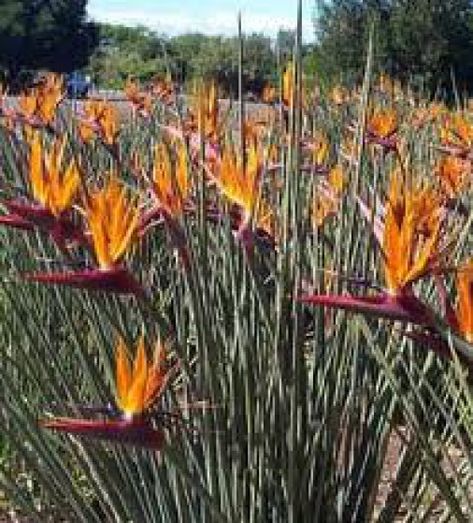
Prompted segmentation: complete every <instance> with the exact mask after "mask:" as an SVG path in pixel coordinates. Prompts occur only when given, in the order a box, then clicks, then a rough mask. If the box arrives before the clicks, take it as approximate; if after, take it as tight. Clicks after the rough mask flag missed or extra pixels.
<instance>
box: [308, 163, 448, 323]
mask: <svg viewBox="0 0 473 523" xmlns="http://www.w3.org/2000/svg"><path fill="white" fill-rule="evenodd" d="M366 214H367V219H369V220H371V219H372V217H371V216H370V211H369V210H367V212H366ZM443 219H444V209H443V207H442V206H441V200H440V198H439V197H438V195H437V194H436V193H435V191H433V190H432V189H431V188H429V187H421V186H419V185H413V184H411V185H408V184H407V182H406V181H405V180H403V179H402V177H401V174H400V173H399V172H397V171H396V172H395V173H394V174H393V176H392V177H391V184H390V188H389V193H388V198H387V202H386V204H385V210H384V222H383V223H379V219H377V218H376V217H374V221H375V235H376V237H377V239H378V241H379V244H380V247H381V251H382V260H383V268H384V277H385V282H386V289H385V290H383V291H382V292H378V293H377V294H376V295H372V296H365V297H354V296H330V295H313V296H305V297H302V298H301V301H303V302H305V303H311V304H317V305H327V306H329V307H337V308H342V309H348V310H352V311H358V312H364V313H369V314H372V315H376V316H382V317H387V318H391V319H397V320H403V321H410V322H413V323H419V324H429V323H430V322H432V321H433V320H432V316H431V314H430V312H429V309H428V308H427V307H426V306H425V305H424V304H423V303H422V302H421V301H420V300H419V299H418V298H417V297H416V296H415V295H414V293H413V289H412V286H413V284H414V283H415V282H417V281H418V280H419V279H420V278H422V277H424V276H426V275H428V274H429V273H432V272H436V271H437V270H439V268H440V267H441V262H442V257H443V256H444V254H445V253H444V250H443V249H442V246H441V238H442V234H441V233H442V226H443Z"/></svg>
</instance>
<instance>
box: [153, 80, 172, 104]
mask: <svg viewBox="0 0 473 523" xmlns="http://www.w3.org/2000/svg"><path fill="white" fill-rule="evenodd" d="M151 93H152V94H153V96H154V97H155V98H157V99H158V100H159V101H160V102H162V103H164V104H168V105H169V104H171V103H172V101H173V100H174V98H175V95H176V93H175V87H174V84H173V82H172V79H171V77H170V76H166V77H164V78H162V77H159V76H157V77H156V78H154V79H153V82H152V86H151Z"/></svg>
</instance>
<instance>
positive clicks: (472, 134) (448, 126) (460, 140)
mask: <svg viewBox="0 0 473 523" xmlns="http://www.w3.org/2000/svg"><path fill="white" fill-rule="evenodd" d="M440 141H441V143H442V146H443V147H444V149H446V150H447V151H448V152H449V153H450V154H453V155H456V156H461V157H467V156H468V155H469V154H470V153H471V150H472V148H473V124H471V123H470V122H469V121H468V120H467V119H466V118H465V117H464V116H463V115H461V114H459V113H455V114H451V115H448V116H447V117H446V118H445V121H444V124H443V126H442V127H441V128H440Z"/></svg>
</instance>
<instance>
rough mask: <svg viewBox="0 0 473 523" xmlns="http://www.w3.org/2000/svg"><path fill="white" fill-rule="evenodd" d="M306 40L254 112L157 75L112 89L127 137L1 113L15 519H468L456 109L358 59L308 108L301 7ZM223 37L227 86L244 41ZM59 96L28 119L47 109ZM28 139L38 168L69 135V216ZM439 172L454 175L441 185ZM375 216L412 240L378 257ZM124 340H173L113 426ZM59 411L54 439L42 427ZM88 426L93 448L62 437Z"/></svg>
mask: <svg viewBox="0 0 473 523" xmlns="http://www.w3.org/2000/svg"><path fill="white" fill-rule="evenodd" d="M297 26H298V30H297V41H296V47H295V50H294V59H293V61H292V63H291V64H289V65H288V66H286V68H285V70H284V72H283V74H282V80H281V86H280V89H279V97H278V98H279V99H278V100H277V101H275V102H274V104H273V105H271V106H268V105H266V106H264V107H260V108H254V107H248V106H246V105H245V103H244V101H243V92H244V88H243V85H240V89H239V91H240V101H239V104H237V107H236V109H235V108H230V110H229V114H228V115H226V114H225V111H224V110H222V108H221V109H220V111H218V103H217V102H216V99H215V98H214V87H213V86H211V85H209V84H204V83H202V84H199V85H198V87H197V88H196V90H195V92H194V94H193V95H192V96H190V97H189V98H188V99H187V103H186V104H184V105H183V103H182V100H180V99H177V98H175V97H174V95H173V89H172V85H171V84H170V83H169V80H165V81H164V80H163V81H162V82H160V83H159V84H156V86H155V90H154V93H153V94H150V93H148V94H147V93H142V92H140V89H139V86H138V85H136V84H134V83H129V84H128V86H127V95H128V98H129V99H130V102H129V103H130V104H132V105H133V108H134V111H133V114H129V111H128V107H127V108H126V109H124V105H125V104H122V110H124V112H125V113H126V114H125V115H122V118H121V120H122V121H121V124H120V125H118V124H117V123H116V120H115V118H116V115H114V111H115V109H114V108H113V107H111V106H109V105H107V104H105V105H94V104H91V105H90V106H88V107H87V111H86V112H85V114H84V115H83V116H82V117H81V118H78V117H77V115H74V114H72V113H70V112H69V111H68V109H67V107H64V106H65V104H62V106H61V107H60V108H59V109H58V110H57V111H56V112H55V113H54V114H55V116H54V115H53V116H51V114H50V112H45V111H42V112H41V111H36V112H35V109H34V107H33V106H34V104H30V106H26V108H25V107H23V109H20V110H18V111H12V110H9V109H7V108H6V106H5V107H4V108H3V112H2V115H3V126H2V127H1V128H0V131H1V140H0V162H1V164H0V165H1V169H2V186H1V188H2V193H3V203H4V206H5V211H6V212H5V215H4V216H3V217H2V222H1V223H2V224H3V225H4V226H3V227H2V229H1V230H0V235H1V241H2V250H1V257H0V267H1V276H2V277H1V288H0V308H1V318H2V321H1V322H0V339H1V343H0V350H1V354H2V359H3V367H2V373H1V374H0V391H1V399H2V407H1V409H0V424H1V428H2V432H1V433H2V441H1V443H2V447H1V449H2V462H1V463H2V468H1V474H0V484H1V489H2V491H3V493H4V496H5V498H6V499H7V500H8V503H9V505H10V506H11V507H12V508H15V509H16V510H19V511H22V512H24V513H26V514H28V515H29V516H30V517H31V518H33V519H35V520H40V521H46V520H48V518H49V519H50V520H52V521H59V520H63V519H66V520H71V521H84V522H90V521H97V522H98V521H120V522H121V521H135V522H156V521H163V522H164V521H169V522H174V521H184V522H191V521H196V522H200V521H232V522H233V521H245V522H260V521H281V522H286V521H289V522H293V523H296V522H303V521H311V522H312V521H328V522H331V521H334V522H335V521H343V522H345V521H353V522H359V521H371V520H379V521H394V520H395V519H396V518H404V519H405V520H406V521H418V520H419V521H421V520H422V521H431V520H436V521H437V520H438V521H441V520H448V519H449V518H450V520H455V521H468V520H470V517H471V514H472V510H471V495H470V490H471V487H470V477H471V473H472V470H473V469H472V462H471V458H470V446H471V441H472V437H473V430H472V427H473V425H472V419H473V415H472V412H471V405H472V402H471V397H470V384H469V374H468V373H469V370H470V368H471V364H472V357H471V355H472V346H471V341H472V340H471V338H470V337H469V336H471V334H472V332H473V325H472V324H471V319H470V320H468V314H471V315H473V285H472V284H471V283H470V284H469V286H468V285H467V286H466V289H467V290H465V291H464V292H465V293H466V294H465V295H464V296H463V297H464V307H466V309H465V308H464V312H463V315H462V316H459V315H458V314H457V319H456V320H455V321H454V320H452V314H453V313H454V309H453V308H452V307H449V306H447V300H446V295H447V294H449V292H447V290H448V291H449V290H450V288H451V287H452V286H453V278H452V275H453V276H454V275H455V274H456V273H458V274H461V273H462V271H463V273H465V274H468V270H469V269H468V268H466V269H465V268H464V267H465V266H464V264H463V261H464V260H465V259H467V257H468V255H469V253H470V252H471V235H470V230H471V222H472V214H471V208H470V207H471V206H470V204H469V200H468V196H467V195H468V190H469V180H468V177H470V178H471V165H470V164H469V163H468V162H470V155H471V145H472V143H473V139H472V140H471V141H470V142H468V139H469V137H470V136H471V135H470V134H468V133H470V132H471V129H473V126H472V124H471V123H469V122H470V120H471V117H470V114H469V113H468V111H467V110H465V111H464V112H460V111H449V110H447V109H446V108H445V107H441V106H440V105H436V104H429V103H428V102H427V101H424V100H417V99H416V98H415V96H414V95H413V94H412V93H410V92H409V91H408V90H407V89H401V88H400V87H399V86H397V84H395V83H389V85H388V86H387V84H386V81H387V80H386V79H385V78H383V79H382V80H381V81H378V80H377V79H375V78H374V77H373V75H372V72H371V70H372V56H373V52H372V49H369V52H368V54H367V56H368V59H367V65H366V74H365V78H364V82H363V85H362V86H361V87H360V88H359V89H355V90H354V91H353V92H349V91H347V90H344V89H342V88H337V90H334V91H332V92H326V93H319V94H318V95H317V96H315V94H314V93H316V89H315V87H311V88H310V89H309V88H308V86H306V84H305V79H304V78H303V75H302V67H301V51H300V47H301V26H302V23H301V9H300V6H299V13H298V25H297ZM240 41H241V46H240V51H239V52H240V56H239V62H240V68H241V69H243V68H244V56H245V55H244V38H243V37H242V35H241V28H240ZM51 85H52V87H51V86H50V88H49V91H48V90H47V89H46V88H45V89H44V90H43V91H41V92H39V93H38V92H36V93H32V94H31V96H32V97H33V98H34V97H35V96H36V103H42V102H41V100H40V99H41V96H43V97H44V96H45V93H46V94H47V95H48V96H49V97H50V98H47V97H46V98H47V99H48V100H49V101H51V100H53V101H54V96H56V90H57V82H52V84H51ZM274 91H275V90H274ZM38 100H39V101H38ZM48 107H50V105H48ZM387 109H389V111H388V110H387ZM390 111H392V112H390ZM256 113H258V114H256ZM189 114H192V115H193V117H192V118H190V117H189ZM262 117H264V118H265V121H264V122H263V124H261V122H260V121H259V119H260V118H262ZM459 118H462V119H461V120H459ZM449 126H450V127H449ZM462 133H463V134H462ZM34 136H36V139H39V140H41V143H42V144H44V148H45V149H47V150H49V148H51V147H53V143H54V140H55V139H56V138H57V137H58V136H61V137H65V140H66V143H67V148H66V150H65V151H64V152H63V155H64V158H63V166H62V167H60V168H67V165H74V166H75V168H76V169H77V170H78V172H79V173H80V176H79V178H80V182H78V186H77V188H75V190H74V194H75V196H74V200H73V201H74V202H75V203H74V206H72V207H71V206H69V205H66V204H64V207H65V211H64V213H63V212H59V211H57V206H58V201H59V200H58V198H59V196H57V195H58V194H59V195H62V194H63V192H61V190H59V189H58V191H59V192H57V191H56V192H54V191H52V190H51V191H50V192H48V190H47V189H48V187H49V186H48V184H51V179H52V176H51V175H50V173H49V175H48V174H46V175H45V178H44V180H43V182H44V184H45V187H46V188H44V187H43V186H42V185H41V183H43V182H41V179H40V178H38V176H39V174H38V172H36V178H35V180H36V185H35V186H33V187H32V185H31V183H30V180H29V176H30V175H31V162H32V159H31V158H32V150H33V145H32V143H33V140H34V139H35V138H34ZM157 144H160V145H158V146H157ZM446 156H448V157H449V158H457V159H458V162H460V163H459V164H458V165H457V166H456V167H451V166H450V167H448V168H449V169H450V171H448V173H447V174H445V173H443V174H442V173H441V172H440V169H441V167H440V166H438V165H437V163H438V162H440V161H441V159H442V158H444V157H446ZM452 161H453V160H452ZM461 162H466V163H465V164H463V163H461ZM45 167H46V170H47V168H48V165H46V163H45ZM49 169H51V168H50V167H49ZM337 169H338V170H337ZM455 169H457V170H458V169H460V170H462V169H464V172H463V171H462V172H461V173H460V174H458V173H457V170H455ZM454 170H455V172H453V171H454ZM393 171H395V172H397V173H398V175H392V172H393ZM439 173H440V174H439ZM457 174H458V176H457ZM396 176H398V178H399V179H402V180H403V183H404V184H405V186H404V189H402V184H400V185H399V186H398V189H397V191H398V192H397V193H396V194H395V195H394V196H396V198H397V197H399V198H400V199H401V200H402V198H403V196H402V194H406V196H405V199H404V200H402V202H401V204H399V207H396V206H395V205H394V202H393V198H394V197H393V191H394V190H393V189H392V187H393V185H392V183H393V182H390V180H392V179H393V178H396ZM63 179H65V178H63ZM38 180H39V181H38ZM457 180H461V182H460V181H457ZM58 183H59V182H58ZM113 183H116V184H117V186H116V187H115V186H113ZM390 183H391V185H390ZM421 183H422V184H429V187H431V186H432V187H434V188H432V187H431V190H432V192H429V193H426V194H427V197H426V198H424V199H421V198H420V197H419V194H420V193H421V192H422V190H423V188H421V186H420V184H421ZM35 187H36V189H35ZM104 187H105V188H104ZM390 187H391V189H390ZM43 189H44V190H43ZM56 189H57V188H56ZM63 190H64V188H63ZM403 190H404V191H405V193H402V191H403ZM429 190H430V189H429ZM32 191H33V192H32ZM107 191H109V192H108V193H107ZM389 191H391V193H390V192H389ZM409 191H411V192H409ZM415 191H417V192H416V193H415V194H413V192H415ZM448 191H450V193H449V192H448ZM39 194H41V195H45V196H44V197H43V196H41V198H40V197H39V196H38V195H39ZM389 194H390V197H391V200H389ZM412 194H413V195H412ZM469 194H470V196H471V192H470V193H469ZM387 195H388V196H387ZM409 195H411V196H409ZM437 199H438V202H437ZM12 202H13V203H12ZM51 202H52V203H51ZM107 202H109V203H107ZM419 202H420V203H419ZM66 203H67V202H66ZM436 204H438V208H437V207H429V205H431V206H434V205H436ZM38 206H39V207H40V208H41V213H42V214H41V216H40V218H38V212H37V210H38ZM391 207H392V208H393V209H395V210H396V212H394V211H392V213H394V218H395V219H396V220H397V221H395V223H394V225H392V224H391V227H394V226H395V225H396V224H397V226H398V227H399V228H400V229H402V226H401V224H402V223H404V226H403V227H405V229H402V231H404V232H402V234H401V233H400V234H399V238H397V236H392V237H390V240H389V241H390V242H391V243H390V244H389V245H392V244H393V242H394V239H393V238H397V240H396V241H397V242H398V243H396V246H397V247H395V248H394V249H392V250H391V251H388V247H387V246H388V240H386V237H385V239H384V243H383V240H381V241H380V243H377V242H376V238H375V237H376V234H375V233H378V237H379V236H380V235H381V234H382V232H383V225H384V234H385V235H386V234H388V233H387V232H386V230H390V229H389V215H390V212H391V211H390V209H391ZM411 208H412V209H414V211H412V214H409V215H408V216H407V217H406V216H404V222H402V219H403V213H407V211H406V209H411ZM439 209H440V210H441V211H439V216H440V218H441V221H442V229H441V232H440V230H437V229H436V226H437V225H436V223H432V216H436V214H435V212H437V211H438V210H439ZM53 210H54V212H52V211H53ZM35 213H36V214H35ZM45 213H46V214H45ZM134 213H136V216H139V223H138V222H137V221H136V220H135V221H134V216H135V214H134ZM45 215H46V216H47V218H44V216H45ZM394 218H393V219H394ZM440 218H439V220H440ZM416 220H417V221H416ZM12 225H14V226H15V227H16V228H12V227H11V226H12ZM71 231H72V232H71ZM130 231H131V232H130ZM373 231H374V232H373ZM406 231H407V232H406ZM392 234H393V235H394V233H392ZM434 234H436V235H437V236H435V237H434V238H433V239H432V237H433V236H432V235H434ZM434 240H435V241H434ZM416 242H417V243H416ZM434 243H435V247H436V249H437V250H436V251H435V252H434V251H433V249H434ZM441 247H443V248H444V250H443V251H442V250H441ZM396 248H397V251H396ZM401 249H402V250H403V252H399V250H401ZM426 249H427V250H428V249H430V250H429V252H427V251H426ZM411 250H412V252H411ZM426 252H427V254H426ZM447 254H448V256H447ZM388 255H389V256H390V258H389V259H388ZM396 257H397V258H396ZM395 258H396V259H397V260H398V261H397V262H396V263H397V264H398V265H395V262H394V261H393V260H394V259H395ZM406 260H407V261H406ZM388 262H390V263H391V265H389V267H391V269H390V270H391V272H389V271H388V269H386V266H387V265H388ZM404 263H411V265H412V266H414V268H416V270H417V272H415V271H414V272H413V271H412V270H411V272H409V271H407V272H406V271H404V272H402V270H401V269H399V266H400V265H402V264H404ZM393 264H394V265H393ZM412 266H409V267H408V269H412ZM393 267H394V269H396V271H398V272H396V271H395V270H394V269H393ZM459 268H460V269H461V270H460V271H459V270H458V269H459ZM64 271H66V272H67V274H66V276H64ZM58 273H60V275H59V276H58ZM394 273H395V274H396V275H398V276H396V277H394V276H393V274H394ZM399 274H401V276H402V278H401V276H399ZM412 274H414V276H412ZM409 275H411V276H412V277H411V279H409V277H408V276H409ZM388 276H389V277H388ZM383 278H384V279H383ZM472 278H473V277H472ZM386 280H388V281H386ZM393 282H395V284H394V283H393ZM47 284H53V285H47ZM67 284H69V285H74V286H75V287H79V288H69V287H68V286H67ZM383 285H385V286H386V287H387V290H386V291H385V290H384V289H382V288H381V287H383ZM81 287H82V288H81ZM459 288H460V287H459ZM344 293H345V294H344ZM348 293H349V294H348ZM458 295H459V297H460V292H459V293H458ZM354 296H358V297H357V298H354ZM373 298H374V301H373ZM321 304H324V305H328V306H329V307H322V306H320V305H321ZM468 304H469V305H468ZM468 306H469V307H471V308H470V309H469V312H468ZM343 309H348V310H343ZM465 311H466V312H465ZM398 320H400V321H398ZM468 321H470V324H468ZM468 328H470V329H471V330H470V331H468ZM141 336H144V339H145V340H146V341H147V345H148V347H149V352H148V357H149V358H151V356H152V352H151V346H152V344H153V343H154V342H155V341H156V340H161V342H162V343H163V344H165V345H166V346H167V347H168V353H169V359H170V360H173V362H174V366H173V367H172V369H173V372H172V373H171V372H169V381H167V378H166V380H164V381H163V382H162V387H161V388H156V390H155V393H156V394H155V396H152V397H153V399H154V398H156V400H155V401H156V402H155V404H154V405H153V406H152V408H148V407H147V406H146V405H144V403H146V401H145V400H144V399H143V398H147V397H148V396H146V395H145V396H143V394H144V393H143V390H142V388H141V389H140V390H141V392H140V393H139V394H138V393H137V392H136V390H135V392H134V393H132V392H130V390H131V389H128V391H129V392H130V394H131V396H130V398H131V399H130V400H129V401H130V405H131V404H132V405H133V407H129V410H130V412H128V411H126V412H120V410H119V409H118V410H117V409H116V407H117V403H116V400H115V399H114V398H116V397H117V393H118V396H119V398H120V397H121V399H122V401H121V403H120V402H119V403H120V405H124V404H125V403H126V402H125V401H124V400H123V390H125V389H126V387H125V389H124V388H123V387H124V385H123V384H124V383H125V382H127V383H128V381H127V379H128V378H125V377H124V376H125V374H126V373H125V374H124V372H125V371H123V368H122V373H121V378H119V382H118V383H116V381H115V347H116V344H117V341H118V339H119V338H122V340H123V341H124V344H125V345H126V346H128V347H130V356H133V357H134V356H135V354H136V353H135V351H133V350H132V348H133V347H134V346H135V345H136V341H137V340H138V339H139V338H140V337H141ZM121 350H124V349H123V346H122V348H121ZM123 354H124V353H122V365H123V357H124V356H123ZM150 361H151V360H150ZM163 364H165V362H164V360H163ZM136 368H138V366H137V367H136ZM136 368H135V370H136ZM150 372H151V371H150ZM171 374H172V375H171ZM138 375H139V372H138V371H136V373H135V375H134V376H135V377H134V379H135V381H136V380H138V381H139V379H138V378H137V376H138ZM150 375H151V374H150ZM165 375H166V376H167V374H166V373H165V372H164V371H162V372H161V374H159V376H158V377H159V379H164V378H163V376H165ZM150 379H151V378H150ZM142 385H143V384H142ZM117 388H118V389H119V390H118V391H117V390H116V389H117ZM138 388H139V387H138ZM120 391H121V392H120ZM120 394H121V396H120ZM133 394H135V396H133ZM140 394H141V396H140ZM132 396H133V397H132ZM149 397H151V396H149ZM138 399H140V400H141V403H140V401H138ZM137 401H138V403H137ZM64 417H67V420H66V425H65V429H66V433H65V434H64V433H62V434H61V432H58V433H56V432H53V431H50V430H48V429H47V426H48V424H49V426H50V427H54V426H56V428H58V425H57V424H56V425H54V423H57V418H60V419H61V420H62V418H64ZM90 418H91V419H92V420H95V421H94V423H96V427H97V426H99V425H100V424H101V423H104V424H105V425H104V426H106V430H105V429H104V428H103V426H102V425H100V427H102V429H101V430H102V432H100V430H98V429H97V428H95V429H94V430H95V433H94V431H93V430H92V431H90V432H89V433H88V435H84V434H82V436H81V435H78V432H77V423H78V420H82V421H83V420H84V419H90ZM109 418H112V419H109ZM129 418H130V419H132V421H130V419H129ZM61 423H62V421H61ZM114 423H118V424H119V428H117V427H118V425H114ZM133 423H135V424H133ZM107 424H108V425H107ZM74 427H75V428H74ZM63 429H64V427H63ZM61 430H62V429H61ZM104 431H105V432H104ZM149 431H151V433H152V435H153V437H154V436H156V435H159V437H161V436H162V437H163V438H164V441H163V442H162V443H160V444H159V445H158V444H157V441H161V440H153V442H151V443H150V440H149V439H147V438H148V435H149ZM68 432H69V433H68ZM99 432H100V434H99ZM94 434H95V436H96V437H93V436H94ZM137 435H138V436H137ZM130 442H131V443H132V444H133V445H125V444H124V443H130ZM152 445H154V446H155V447H158V448H150V446H152ZM386 476H389V479H386ZM432 518H433V519H432Z"/></svg>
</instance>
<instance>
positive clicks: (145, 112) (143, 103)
mask: <svg viewBox="0 0 473 523" xmlns="http://www.w3.org/2000/svg"><path fill="white" fill-rule="evenodd" d="M125 96H126V97H127V99H128V100H129V101H130V102H131V103H132V104H133V109H134V110H135V111H136V113H138V114H139V115H140V116H143V117H148V116H150V114H151V111H152V108H153V99H152V96H151V93H149V92H143V91H142V90H141V89H140V85H139V83H138V81H137V80H136V79H134V78H128V79H127V81H126V84H125Z"/></svg>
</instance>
